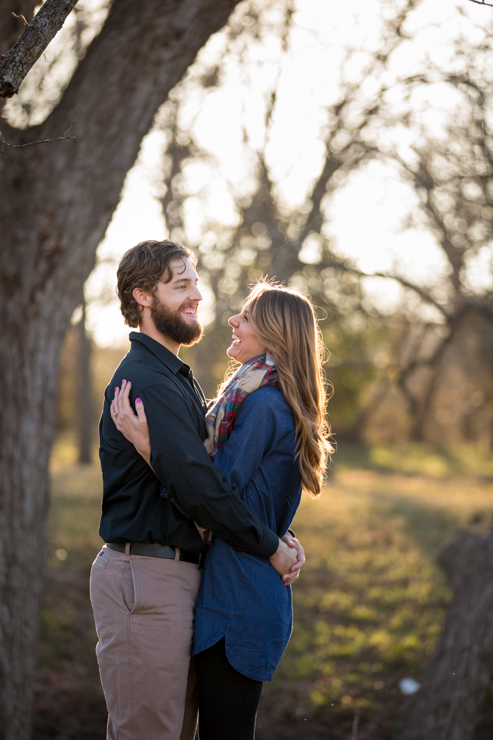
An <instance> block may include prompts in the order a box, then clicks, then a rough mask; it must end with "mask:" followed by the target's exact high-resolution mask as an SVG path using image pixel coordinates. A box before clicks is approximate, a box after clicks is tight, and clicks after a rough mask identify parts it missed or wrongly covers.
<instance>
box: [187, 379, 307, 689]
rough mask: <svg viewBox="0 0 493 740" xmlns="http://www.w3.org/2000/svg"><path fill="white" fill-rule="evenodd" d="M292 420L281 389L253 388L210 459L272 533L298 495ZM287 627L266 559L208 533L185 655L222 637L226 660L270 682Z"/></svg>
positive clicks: (281, 593) (288, 616) (286, 590)
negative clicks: (189, 646)
mask: <svg viewBox="0 0 493 740" xmlns="http://www.w3.org/2000/svg"><path fill="white" fill-rule="evenodd" d="M294 455H295V425H294V420H293V416H292V414H291V411H290V409H289V406H288V405H287V403H286V400H285V398H284V396H283V395H282V393H281V391H280V390H279V389H278V388H276V387H272V386H267V387H264V388H260V389H259V390H257V391H255V392H254V393H252V394H251V395H249V396H248V397H247V398H246V399H245V401H244V402H243V404H242V406H241V408H240V411H239V412H238V416H237V418H236V423H235V425H234V428H233V431H232V433H231V436H230V438H229V439H228V441H227V442H225V443H224V444H223V445H222V446H221V447H220V448H219V450H218V452H217V454H216V456H215V459H214V461H215V464H216V465H218V466H219V468H220V469H221V471H222V473H223V475H224V477H225V478H226V480H227V481H228V482H229V483H231V485H233V486H236V487H237V488H238V489H239V490H240V491H241V495H242V498H243V499H244V500H245V501H246V502H247V503H248V504H249V505H250V506H251V507H252V509H253V511H254V512H255V513H256V514H257V516H258V517H260V519H262V520H263V521H264V522H265V523H266V524H267V525H268V526H269V527H270V528H271V529H272V530H274V532H277V534H278V535H279V537H281V536H282V535H283V534H285V533H286V531H287V529H288V528H289V525H290V524H291V521H292V519H293V517H294V515H295V512H296V509H297V508H298V505H299V502H300V497H301V478H300V473H299V469H298V465H297V463H296V462H295V459H294ZM291 630H292V603H291V587H289V586H284V584H283V583H282V581H281V578H280V576H279V575H278V574H277V573H276V571H275V570H274V569H273V568H272V566H271V565H270V563H269V561H268V560H266V559H264V558H260V557H257V556H255V555H249V554H247V553H243V552H236V551H235V550H233V548H232V547H230V546H229V545H227V544H226V543H225V542H224V541H223V540H220V539H218V538H216V539H215V540H214V543H213V545H212V547H211V550H210V552H209V554H208V556H207V559H206V562H205V567H204V573H203V577H202V583H201V586H200V590H199V595H198V600H197V608H196V612H195V635H194V647H193V654H194V655H196V654H197V653H200V652H202V651H203V650H206V649H207V648H208V647H211V646H212V645H214V644H215V643H216V642H218V640H220V639H221V638H222V637H224V638H225V642H226V655H227V657H228V661H229V662H230V664H231V665H232V666H233V668H235V669H236V670H237V671H239V672H240V673H242V674H244V675H245V676H248V677H249V678H253V679H255V680H257V681H270V680H271V679H272V674H273V673H274V671H275V669H276V667H277V665H278V663H279V661H280V659H281V657H282V654H283V652H284V650H285V648H286V645H287V644H288V641H289V638H290V636H291Z"/></svg>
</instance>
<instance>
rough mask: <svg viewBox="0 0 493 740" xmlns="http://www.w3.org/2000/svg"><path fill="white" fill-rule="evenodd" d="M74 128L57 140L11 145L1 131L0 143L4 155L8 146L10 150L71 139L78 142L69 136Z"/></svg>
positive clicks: (75, 138)
mask: <svg viewBox="0 0 493 740" xmlns="http://www.w3.org/2000/svg"><path fill="white" fill-rule="evenodd" d="M71 128H72V126H70V127H69V128H68V129H67V130H66V131H65V133H64V134H62V135H61V136H59V137H58V138H57V139H40V140H39V141H28V143H27V144H9V142H8V141H6V140H5V138H4V136H3V134H2V132H1V131H0V142H1V144H2V148H1V150H0V151H1V152H2V154H3V153H4V152H5V147H6V146H8V147H9V149H24V147H26V146H34V145H35V144H54V143H55V141H65V140H66V139H71V140H73V141H76V140H77V137H76V136H67V134H68V132H69V131H70V129H71Z"/></svg>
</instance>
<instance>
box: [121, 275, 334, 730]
mask: <svg viewBox="0 0 493 740" xmlns="http://www.w3.org/2000/svg"><path fill="white" fill-rule="evenodd" d="M229 323H230V325H231V327H232V329H233V342H232V344H231V346H230V347H229V348H228V350H227V353H228V355H229V357H231V358H232V359H233V360H236V361H237V362H239V363H240V365H241V366H240V368H239V369H238V370H237V371H236V373H234V375H233V376H232V377H231V378H229V379H227V380H226V381H225V382H224V383H223V385H222V386H221V388H220V390H219V395H218V398H217V399H215V401H213V402H212V403H211V406H210V407H209V411H208V414H207V421H208V428H209V440H207V441H206V445H208V449H209V452H210V454H211V455H212V456H213V459H214V462H215V464H217V465H218V466H219V468H220V469H221V472H222V473H223V476H224V477H225V478H226V480H228V481H229V482H230V483H231V484H232V485H234V486H235V487H237V488H238V489H239V490H241V492H242V497H243V498H244V499H245V500H246V501H247V502H248V504H249V505H250V506H251V507H252V509H253V510H254V512H255V513H256V514H257V515H258V516H259V517H260V518H262V519H263V520H264V521H265V522H266V523H267V524H268V526H269V527H270V528H271V529H273V530H274V531H275V532H277V533H278V534H279V536H282V535H283V534H284V533H285V532H286V530H287V529H288V527H289V525H290V523H291V521H292V519H293V517H294V514H295V512H296V509H297V508H298V505H299V502H300V497H301V490H302V488H303V489H304V490H306V491H307V492H308V493H309V494H311V495H312V496H318V495H319V494H320V490H321V485H322V480H323V474H324V470H325V466H326V462H327V456H328V454H329V453H330V452H331V446H330V443H329V441H328V433H329V429H328V427H327V425H326V423H325V420H324V416H325V389H324V383H323V375H322V355H323V343H322V340H321V335H320V331H319V329H318V324H317V319H316V316H315V313H314V310H313V306H312V304H311V303H310V301H309V300H308V298H306V297H305V296H304V295H303V294H302V293H300V292H299V291H296V290H293V289H290V288H285V287H283V286H280V285H276V284H272V283H265V282H261V283H259V284H257V285H256V286H255V287H254V288H253V289H252V291H251V292H250V295H249V297H248V299H247V303H246V304H245V307H244V308H243V311H242V312H241V314H239V315H237V316H233V317H232V318H230V319H229ZM122 392H123V389H122ZM125 395H128V394H125ZM122 403H123V401H122V398H121V395H120V394H119V393H116V394H115V400H114V404H116V405H118V409H120V408H122V409H123V405H122ZM125 403H126V404H127V406H126V407H127V408H128V401H125ZM138 413H139V416H140V418H141V420H142V418H143V416H142V407H141V406H140V407H139V408H138ZM112 418H113V419H114V421H115V423H116V424H117V426H118V428H119V429H120V431H122V432H123V434H125V436H126V437H127V438H128V439H130V441H132V442H133V443H134V444H135V446H136V448H137V450H138V451H139V452H140V454H142V455H143V456H144V457H145V459H146V460H147V461H149V460H150V443H149V435H148V433H147V428H146V425H145V424H142V423H140V422H138V421H137V417H136V416H134V415H130V416H129V415H128V414H121V415H120V414H118V415H117V416H113V417H112ZM207 534H208V533H204V536H205V537H206V538H207ZM194 629H195V639H194V649H193V654H194V655H195V659H196V666H197V674H198V686H199V723H200V724H199V726H200V739H201V740H231V738H233V737H234V738H235V740H251V738H253V737H254V731H255V717H256V712H257V707H258V703H259V700H260V694H261V690H262V682H263V681H270V680H271V678H272V675H273V673H274V670H275V668H276V667H277V664H278V663H279V660H280V658H281V656H282V654H283V652H284V650H285V648H286V645H287V643H288V640H289V637H290V634H291V629H292V607H291V589H290V587H286V586H284V585H283V583H282V582H281V580H280V579H279V577H278V575H277V574H276V573H275V571H274V570H273V569H272V568H271V567H270V565H269V563H268V561H266V560H263V559H261V558H258V557H256V556H252V555H249V554H247V553H239V552H236V551H235V550H233V549H232V548H231V547H230V546H229V545H227V544H226V543H225V542H223V541H222V540H219V539H217V540H215V541H214V543H213V545H212V547H211V548H210V551H209V554H208V556H207V559H206V562H205V566H204V572H203V577H202V583H201V587H200V591H199V596H198V600H197V608H196V614H195V627H194Z"/></svg>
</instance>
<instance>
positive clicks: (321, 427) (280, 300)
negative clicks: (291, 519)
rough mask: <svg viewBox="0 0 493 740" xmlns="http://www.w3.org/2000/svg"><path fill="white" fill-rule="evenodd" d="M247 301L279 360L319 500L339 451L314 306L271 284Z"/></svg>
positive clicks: (305, 467)
mask: <svg viewBox="0 0 493 740" xmlns="http://www.w3.org/2000/svg"><path fill="white" fill-rule="evenodd" d="M247 303H248V304H249V322H250V324H251V326H252V328H253V330H254V332H255V334H256V335H257V337H258V339H259V341H260V342H261V343H262V344H263V346H264V347H265V348H266V349H267V352H269V354H270V355H272V358H273V359H274V363H275V366H276V369H277V375H278V379H279V386H280V389H281V391H282V392H283V394H284V397H285V398H286V401H287V403H288V406H289V408H290V409H291V411H292V414H293V417H294V421H295V425H296V438H297V450H296V455H297V460H298V465H299V469H300V473H301V484H302V487H303V489H304V490H306V491H307V492H308V493H309V494H310V495H311V496H315V497H316V496H319V495H320V491H321V488H322V483H323V479H324V474H325V470H326V467H327V463H328V456H329V455H330V453H331V452H333V448H332V445H331V444H330V441H329V435H330V433H331V430H330V426H329V424H328V423H327V421H326V418H325V414H326V402H327V393H326V390H325V378H324V374H323V369H322V364H323V360H324V353H325V347H324V344H323V340H322V334H321V331H320V328H319V326H318V320H317V317H316V315H315V311H314V308H313V305H312V303H311V302H310V300H309V299H308V298H307V297H306V296H305V295H303V293H301V292H300V291H298V290H295V289H294V288H286V287H285V286H283V285H279V284H277V283H272V282H265V281H260V282H259V283H257V284H256V285H255V286H254V287H253V288H252V290H251V291H250V295H249V296H248V298H247Z"/></svg>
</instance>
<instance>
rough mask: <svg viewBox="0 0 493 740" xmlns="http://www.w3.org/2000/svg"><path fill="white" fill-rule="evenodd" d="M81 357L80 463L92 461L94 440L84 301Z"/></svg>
mask: <svg viewBox="0 0 493 740" xmlns="http://www.w3.org/2000/svg"><path fill="white" fill-rule="evenodd" d="M78 329H79V347H78V349H79V357H78V360H79V362H78V373H77V380H78V388H77V408H76V421H77V431H78V437H79V440H78V441H79V464H80V465H88V464H89V463H91V461H92V460H91V446H92V444H91V443H92V440H93V437H94V435H93V423H94V419H93V408H92V407H93V398H92V378H91V355H92V342H91V337H90V336H89V335H88V334H87V330H86V302H85V300H83V301H82V316H81V319H80V321H79V326H78Z"/></svg>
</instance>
